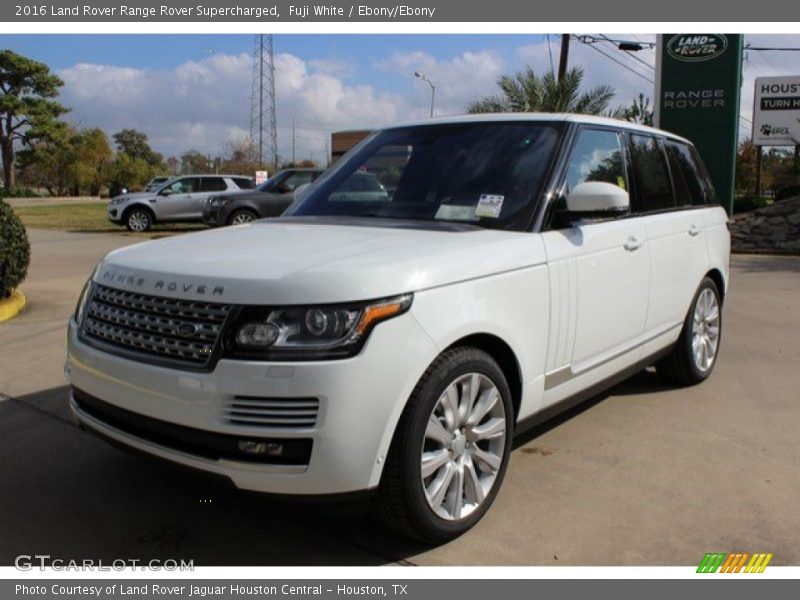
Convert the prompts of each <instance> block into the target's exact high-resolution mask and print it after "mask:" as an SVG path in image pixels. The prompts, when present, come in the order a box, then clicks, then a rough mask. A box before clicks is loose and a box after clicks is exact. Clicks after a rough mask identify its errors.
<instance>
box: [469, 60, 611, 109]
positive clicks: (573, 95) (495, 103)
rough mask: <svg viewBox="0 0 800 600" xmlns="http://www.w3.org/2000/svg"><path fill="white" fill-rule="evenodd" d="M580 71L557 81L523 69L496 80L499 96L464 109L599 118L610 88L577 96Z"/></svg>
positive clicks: (552, 75) (489, 97)
mask: <svg viewBox="0 0 800 600" xmlns="http://www.w3.org/2000/svg"><path fill="white" fill-rule="evenodd" d="M583 75H584V71H583V69H582V68H580V67H574V68H572V69H570V70H569V71H567V72H566V73H565V74H564V79H562V80H561V81H558V80H557V79H556V76H555V75H554V74H553V72H552V71H550V72H549V73H545V74H544V75H542V76H541V77H540V76H538V75H536V73H534V72H533V69H531V68H530V67H526V68H525V70H523V71H518V72H517V73H515V74H514V76H513V77H512V76H509V75H503V76H502V77H501V78H500V79H498V81H497V85H498V86H500V89H501V90H502V92H503V94H502V95H501V96H488V97H486V98H482V99H480V100H478V101H477V102H473V103H472V104H470V105H469V106H468V107H467V112H470V113H486V112H568V113H583V114H588V115H600V114H604V113H605V112H606V109H607V108H608V104H609V102H610V101H611V99H612V98H613V97H614V90H613V88H611V86H608V85H600V86H597V87H596V88H594V89H591V90H589V91H586V92H583V93H581V91H580V87H581V82H582V81H583Z"/></svg>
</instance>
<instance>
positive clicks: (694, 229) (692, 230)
mask: <svg viewBox="0 0 800 600" xmlns="http://www.w3.org/2000/svg"><path fill="white" fill-rule="evenodd" d="M688 233H689V235H690V236H692V237H694V236H696V235H700V228H699V227H698V226H697V225H695V224H694V223H692V224H691V225H689V231H688Z"/></svg>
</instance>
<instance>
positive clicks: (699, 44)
mask: <svg viewBox="0 0 800 600" xmlns="http://www.w3.org/2000/svg"><path fill="white" fill-rule="evenodd" d="M727 47H728V38H727V37H725V36H724V35H721V34H719V33H704V34H702V35H673V36H672V37H671V38H670V39H669V42H668V43H667V52H668V53H669V55H670V56H671V57H672V58H674V59H675V60H679V61H683V62H700V61H704V60H712V59H714V58H716V57H718V56H719V55H720V54H722V53H723V52H725V49H726V48H727Z"/></svg>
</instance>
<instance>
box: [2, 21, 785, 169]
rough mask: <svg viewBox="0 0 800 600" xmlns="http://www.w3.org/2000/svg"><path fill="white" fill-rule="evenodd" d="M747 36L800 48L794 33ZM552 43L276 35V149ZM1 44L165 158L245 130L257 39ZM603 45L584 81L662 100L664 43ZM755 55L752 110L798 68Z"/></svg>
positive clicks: (483, 79) (458, 90) (539, 52)
mask: <svg viewBox="0 0 800 600" xmlns="http://www.w3.org/2000/svg"><path fill="white" fill-rule="evenodd" d="M608 35H609V36H610V37H612V38H624V39H636V40H652V39H653V36H652V35H636V36H634V35H614V34H608ZM747 41H751V42H752V43H754V44H772V45H792V46H800V36H797V35H793V36H777V35H776V36H748V38H747ZM551 42H552V43H551V48H549V49H548V44H547V37H546V36H543V35H319V34H310V35H276V36H275V52H276V69H277V73H276V79H277V105H278V107H277V108H278V138H279V150H280V154H281V155H282V156H284V157H286V156H287V155H288V154H289V152H290V143H291V142H290V140H291V123H292V120H294V121H295V123H296V124H297V130H296V131H297V156H298V158H303V157H310V158H314V159H316V160H321V159H322V157H323V154H324V151H325V143H326V140H327V139H329V136H330V133H331V131H335V130H337V129H350V128H362V127H376V126H380V125H381V124H384V123H387V122H393V121H398V120H408V119H415V118H421V117H425V116H427V112H428V110H429V102H430V90H429V88H428V87H427V85H426V84H425V83H424V82H422V81H420V80H418V79H415V78H414V75H413V74H414V71H415V70H420V71H423V72H425V73H426V74H428V75H429V76H430V77H431V78H432V79H433V80H434V81H436V84H437V103H436V112H437V114H439V115H445V114H456V113H461V112H463V111H464V108H465V107H466V105H467V104H469V103H470V102H471V101H473V100H476V99H478V98H479V97H481V96H484V95H488V94H494V93H496V92H497V86H496V81H497V78H498V77H499V76H500V75H502V74H510V73H513V72H514V71H515V70H518V69H521V68H523V67H525V66H526V65H530V66H531V67H533V69H534V70H535V71H537V72H540V73H542V72H545V71H547V70H549V69H550V54H551V52H552V57H553V59H554V60H557V58H558V56H557V55H558V36H557V35H553V36H551ZM1 45H2V46H3V47H6V48H10V49H12V50H14V51H16V52H19V53H21V54H24V55H27V56H30V57H32V58H35V59H38V60H40V61H42V62H45V63H46V64H48V65H49V66H50V67H51V68H52V69H53V70H54V71H55V72H57V73H58V74H59V75H60V76H61V78H62V79H63V80H64V81H65V86H64V88H63V89H62V93H61V100H62V102H64V104H66V105H67V106H69V107H70V108H71V112H70V113H69V117H68V118H69V119H70V120H71V121H72V122H74V123H75V124H76V125H78V126H100V127H102V128H104V129H105V130H106V131H107V132H108V133H109V134H112V133H114V132H116V131H119V129H122V128H123V127H134V128H137V129H140V130H142V131H144V132H145V133H147V134H148V136H149V137H150V140H151V143H152V145H153V147H154V148H155V149H156V150H158V151H160V152H162V153H164V154H166V155H170V154H180V153H182V152H184V151H186V150H188V149H190V148H194V149H197V150H200V151H201V152H204V153H210V154H218V153H221V152H223V151H224V149H225V145H226V144H227V143H228V142H229V141H230V140H240V139H242V138H243V137H246V136H247V135H248V133H249V122H250V103H249V98H250V90H251V73H252V58H251V53H252V48H253V36H252V35H180V34H165V35H133V34H132V35H19V36H14V35H11V36H3V39H2V43H1ZM603 48H604V49H605V50H606V52H607V53H609V52H610V53H611V54H612V55H613V56H615V57H616V58H617V59H618V60H621V61H622V62H623V63H625V64H627V65H628V67H629V69H625V68H623V67H621V66H619V65H618V64H616V63H614V62H612V61H611V60H609V59H608V58H607V57H604V56H603V55H602V54H600V53H599V52H597V51H595V49H593V48H592V47H590V46H587V45H583V44H580V43H578V42H573V44H572V46H571V53H570V63H571V65H575V66H581V67H583V68H584V69H585V71H586V78H585V84H586V86H587V87H594V86H597V85H600V84H610V85H611V86H612V87H614V88H615V89H616V90H617V96H616V98H615V100H614V101H613V102H612V104H613V105H614V106H616V105H627V104H629V103H630V102H631V100H633V98H635V97H636V95H638V93H640V92H643V93H645V95H647V96H650V97H652V95H653V91H652V87H653V86H652V83H651V82H650V81H648V80H652V79H653V77H654V74H653V69H652V66H653V64H654V60H655V53H654V52H653V51H652V50H645V51H642V52H639V53H637V58H640V59H642V60H643V61H644V62H645V63H648V64H649V65H650V66H649V67H648V66H645V65H642V64H641V63H639V62H638V61H636V60H635V59H634V58H632V57H630V56H628V55H626V54H625V53H622V52H620V51H619V50H616V49H615V48H614V47H613V46H603ZM750 54H751V56H748V60H747V62H746V63H745V87H744V89H743V94H742V96H743V108H742V110H743V114H744V115H749V111H750V103H751V102H752V80H753V78H754V77H757V76H762V75H775V74H793V73H795V72H796V71H797V68H796V66H795V62H796V59H797V56H796V55H794V53H776V54H771V55H768V56H766V55H764V54H761V55H759V54H757V53H750Z"/></svg>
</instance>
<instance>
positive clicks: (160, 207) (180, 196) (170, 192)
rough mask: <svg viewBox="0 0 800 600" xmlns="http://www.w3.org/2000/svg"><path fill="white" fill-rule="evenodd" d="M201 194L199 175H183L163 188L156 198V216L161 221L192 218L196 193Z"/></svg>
mask: <svg viewBox="0 0 800 600" xmlns="http://www.w3.org/2000/svg"><path fill="white" fill-rule="evenodd" d="M199 194H200V178H199V177H181V178H180V179H177V180H175V181H174V182H172V183H171V184H170V185H168V186H167V187H165V188H164V189H162V190H161V191H160V192H159V193H158V196H157V197H156V198H155V200H156V202H155V204H156V206H155V209H156V218H157V219H158V220H159V221H179V220H183V219H187V218H191V215H192V214H193V212H194V207H195V202H196V198H195V196H196V195H199Z"/></svg>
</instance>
